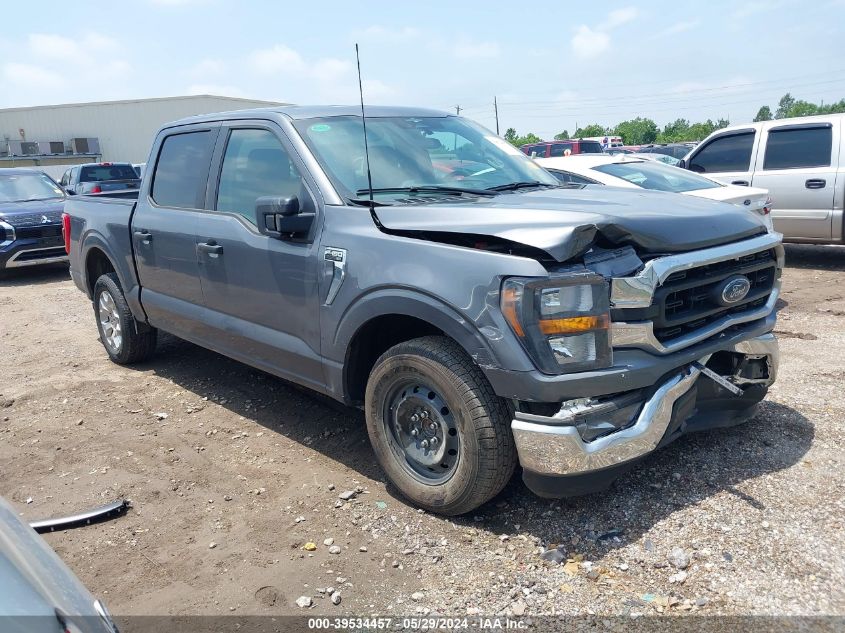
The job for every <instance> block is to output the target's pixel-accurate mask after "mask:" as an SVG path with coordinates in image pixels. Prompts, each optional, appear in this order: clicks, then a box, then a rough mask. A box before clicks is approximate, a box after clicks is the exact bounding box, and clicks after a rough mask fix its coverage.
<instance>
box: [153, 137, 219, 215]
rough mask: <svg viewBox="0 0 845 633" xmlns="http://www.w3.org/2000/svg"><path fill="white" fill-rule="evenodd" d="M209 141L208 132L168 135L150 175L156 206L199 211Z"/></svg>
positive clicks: (210, 148) (206, 176) (204, 183)
mask: <svg viewBox="0 0 845 633" xmlns="http://www.w3.org/2000/svg"><path fill="white" fill-rule="evenodd" d="M213 139H214V135H213V134H212V133H211V132H210V131H208V130H203V131H200V132H185V133H182V134H172V135H170V136H168V137H166V138H165V139H164V142H163V143H162V144H161V150H159V153H158V160H157V161H156V167H155V172H154V173H153V189H152V198H153V200H155V202H156V204H158V205H161V206H163V207H178V208H183V209H199V208H201V206H202V197H203V193H204V191H205V186H206V181H207V178H208V161H209V158H210V156H211V150H212V149H213Z"/></svg>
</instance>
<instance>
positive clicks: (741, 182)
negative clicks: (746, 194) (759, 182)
mask: <svg viewBox="0 0 845 633" xmlns="http://www.w3.org/2000/svg"><path fill="white" fill-rule="evenodd" d="M731 184H732V185H739V186H740V187H747V186H748V185H749V184H751V183H749V182H748V181H747V180H732V181H731Z"/></svg>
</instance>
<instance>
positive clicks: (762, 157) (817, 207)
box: [752, 120, 841, 241]
mask: <svg viewBox="0 0 845 633" xmlns="http://www.w3.org/2000/svg"><path fill="white" fill-rule="evenodd" d="M839 128H840V126H839V121H838V120H832V121H814V122H812V123H809V122H808V123H797V124H786V125H784V124H779V123H778V122H777V121H772V122H770V123H767V124H766V126H765V128H764V130H763V133H764V138H763V140H762V141H761V146H760V151H759V152H758V155H757V168H756V170H755V172H754V177H753V180H752V183H753V185H754V186H755V187H762V188H764V189H768V190H769V194H770V195H771V197H772V220H773V222H774V227H775V230H776V231H778V232H779V233H783V234H784V236H785V237H787V238H790V239H808V240H820V241H828V240H830V239H831V238H832V237H833V235H832V232H833V202H834V192H835V190H836V173H837V168H836V166H837V164H838V162H839V145H840V138H839V137H840V133H841V132H840V129H839ZM837 237H838V236H837Z"/></svg>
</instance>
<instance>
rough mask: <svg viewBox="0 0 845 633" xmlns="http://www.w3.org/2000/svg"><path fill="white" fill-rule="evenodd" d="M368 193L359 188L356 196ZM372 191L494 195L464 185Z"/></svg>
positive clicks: (378, 190) (383, 188) (385, 188)
mask: <svg viewBox="0 0 845 633" xmlns="http://www.w3.org/2000/svg"><path fill="white" fill-rule="evenodd" d="M368 193H370V190H369V189H359V190H358V191H356V192H355V195H356V196H363V195H366V194H368ZM373 193H445V194H447V195H452V196H461V195H463V194H465V193H467V194H471V195H474V196H495V195H496V193H495V192H493V191H490V190H489V189H469V188H465V187H442V186H440V185H417V186H415V187H379V188H376V189H373Z"/></svg>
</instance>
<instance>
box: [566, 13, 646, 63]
mask: <svg viewBox="0 0 845 633" xmlns="http://www.w3.org/2000/svg"><path fill="white" fill-rule="evenodd" d="M638 15H639V11H638V10H637V8H636V7H624V8H622V9H614V10H613V11H611V12H610V13H608V14H607V18H605V20H604V22H602V23H601V24H599V25H598V26H596V27H595V28H591V27H589V26H587V25H586V24H582V25H580V26H579V27H577V28H576V29H575V35H573V36H572V40H571V42H570V45H571V47H572V52H573V53H574V54H575V56H576V57H579V58H581V59H592V58H593V57H598V56H599V55H601V54H602V53H604V52H605V51H607V50H608V49H609V48H610V31H612V30H613V29H615V28H617V27H619V26H622V25H623V24H627V23H628V22H631V21H632V20H635V19H636V18H637V16H638Z"/></svg>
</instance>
